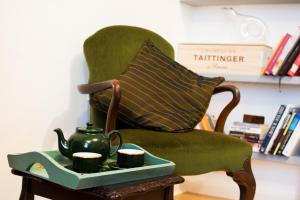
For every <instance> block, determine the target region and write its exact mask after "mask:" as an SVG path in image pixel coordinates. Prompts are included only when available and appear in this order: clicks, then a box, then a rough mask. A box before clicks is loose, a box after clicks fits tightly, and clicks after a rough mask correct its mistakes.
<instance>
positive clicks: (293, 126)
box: [277, 114, 300, 155]
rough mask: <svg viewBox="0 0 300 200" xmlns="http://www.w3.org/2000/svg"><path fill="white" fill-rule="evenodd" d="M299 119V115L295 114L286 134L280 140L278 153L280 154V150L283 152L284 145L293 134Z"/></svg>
mask: <svg viewBox="0 0 300 200" xmlns="http://www.w3.org/2000/svg"><path fill="white" fill-rule="evenodd" d="M299 119H300V115H299V114H297V115H296V116H295V118H294V119H293V121H292V123H291V125H290V127H289V129H288V132H287V133H286V136H285V137H284V139H283V142H282V144H281V146H280V147H279V149H278V152H277V154H278V155H282V152H283V150H284V148H285V147H286V145H287V143H288V142H289V139H290V137H291V136H292V134H293V132H294V130H295V128H296V126H297V124H298V122H299Z"/></svg>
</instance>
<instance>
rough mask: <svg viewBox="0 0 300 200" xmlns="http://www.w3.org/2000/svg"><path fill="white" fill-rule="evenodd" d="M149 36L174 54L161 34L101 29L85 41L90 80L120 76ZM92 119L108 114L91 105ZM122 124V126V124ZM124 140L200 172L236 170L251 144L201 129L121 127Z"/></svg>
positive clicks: (184, 170) (101, 120) (180, 168)
mask: <svg viewBox="0 0 300 200" xmlns="http://www.w3.org/2000/svg"><path fill="white" fill-rule="evenodd" d="M147 39H150V40H151V41H153V43H154V44H155V45H156V46H157V47H158V48H159V49H160V50H162V52H163V53H164V54H166V55H167V56H169V57H170V58H174V51H173V48H172V46H171V45H170V44H169V43H168V42H167V41H166V40H164V39H163V38H162V37H161V36H159V35H157V34H155V33H153V32H151V31H148V30H145V29H142V28H137V27H129V26H111V27H107V28H104V29H101V30H99V31H98V32H97V33H95V34H94V35H92V36H91V37H89V38H88V39H87V40H86V41H85V43H84V53H85V57H86V60H87V63H88V68H89V72H90V80H89V82H90V83H94V82H100V81H105V80H109V79H112V78H117V77H118V76H119V75H120V74H121V73H122V72H124V71H125V69H126V68H127V65H128V64H129V63H130V61H131V60H132V59H133V57H134V56H135V55H136V53H137V52H138V50H139V49H140V47H141V46H142V44H143V42H144V41H145V40H147ZM91 113H92V116H91V117H92V121H93V122H94V123H95V124H96V126H98V127H104V124H105V118H106V116H105V115H104V114H103V113H101V112H98V111H96V110H95V109H93V108H92V112H91ZM118 126H119V124H118ZM119 127H120V126H119ZM120 131H121V133H122V135H123V137H124V140H125V142H130V143H136V144H137V145H140V146H142V147H144V148H145V149H147V150H148V151H150V152H151V153H153V154H155V155H157V156H161V157H163V158H166V159H170V160H173V161H174V162H175V163H176V164H177V166H176V173H179V174H185V175H194V174H201V173H205V172H210V171H215V170H236V169H240V168H241V167H242V163H243V162H244V161H245V159H246V158H249V157H250V156H251V146H250V145H248V144H246V143H244V142H242V141H240V140H238V139H235V138H230V137H229V136H225V135H221V134H218V133H217V134H213V133H207V132H202V131H191V132H187V133H178V134H174V133H168V132H155V131H150V130H144V129H121V130H120Z"/></svg>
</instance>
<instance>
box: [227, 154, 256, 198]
mask: <svg viewBox="0 0 300 200" xmlns="http://www.w3.org/2000/svg"><path fill="white" fill-rule="evenodd" d="M226 174H227V175H228V176H231V177H232V179H233V180H234V181H235V182H236V183H237V184H238V185H239V188H240V200H253V199H254V195H255V189H256V182H255V178H254V176H253V173H252V169H251V159H250V158H249V159H247V160H245V162H244V165H243V169H241V170H237V171H235V172H226Z"/></svg>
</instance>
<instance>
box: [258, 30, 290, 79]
mask: <svg viewBox="0 0 300 200" xmlns="http://www.w3.org/2000/svg"><path fill="white" fill-rule="evenodd" d="M291 37H292V36H291V35H290V34H289V33H286V34H285V35H284V36H283V37H282V38H281V40H280V41H279V43H278V44H277V46H276V48H275V49H274V51H273V53H272V55H271V57H270V58H269V60H268V62H267V64H266V67H265V70H264V74H265V75H271V74H272V69H273V67H274V65H275V63H276V61H277V59H278V58H279V56H280V54H281V53H282V50H283V48H284V47H285V45H286V43H287V42H288V40H289V39H290V38H291Z"/></svg>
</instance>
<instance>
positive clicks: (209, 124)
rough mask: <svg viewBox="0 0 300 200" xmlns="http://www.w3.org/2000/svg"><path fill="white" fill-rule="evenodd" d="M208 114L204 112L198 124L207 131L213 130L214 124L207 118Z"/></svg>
mask: <svg viewBox="0 0 300 200" xmlns="http://www.w3.org/2000/svg"><path fill="white" fill-rule="evenodd" d="M209 118H210V115H208V114H205V115H204V116H203V118H202V120H201V122H200V126H201V128H202V129H203V130H207V131H213V130H214V124H213V122H211V121H210V120H211V119H209Z"/></svg>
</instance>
